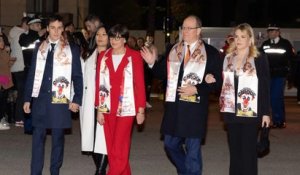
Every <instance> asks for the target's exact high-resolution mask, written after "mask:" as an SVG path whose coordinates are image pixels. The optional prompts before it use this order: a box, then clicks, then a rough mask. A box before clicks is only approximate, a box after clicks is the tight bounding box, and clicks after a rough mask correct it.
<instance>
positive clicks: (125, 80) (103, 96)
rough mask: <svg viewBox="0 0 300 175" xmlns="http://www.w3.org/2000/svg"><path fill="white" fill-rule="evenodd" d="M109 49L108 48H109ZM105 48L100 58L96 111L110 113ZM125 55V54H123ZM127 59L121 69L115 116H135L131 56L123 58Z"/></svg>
mask: <svg viewBox="0 0 300 175" xmlns="http://www.w3.org/2000/svg"><path fill="white" fill-rule="evenodd" d="M109 50H110V49H109ZM109 50H107V51H106V52H105V54H104V56H103V58H102V59H101V63H100V76H99V107H98V111H100V112H102V113H110V111H111V103H110V101H111V99H110V97H111V96H110V87H111V85H110V78H109V77H110V75H109V70H108V68H107V65H106V60H107V58H108V57H107V56H106V53H107V52H108V51H109ZM125 56H126V54H125ZM123 59H128V61H129V63H128V64H127V65H126V67H125V68H124V71H123V76H122V80H121V81H122V84H121V87H120V96H119V99H118V100H119V104H118V109H117V116H121V117H124V116H135V115H136V111H135V101H134V94H133V67H132V58H131V57H128V58H123Z"/></svg>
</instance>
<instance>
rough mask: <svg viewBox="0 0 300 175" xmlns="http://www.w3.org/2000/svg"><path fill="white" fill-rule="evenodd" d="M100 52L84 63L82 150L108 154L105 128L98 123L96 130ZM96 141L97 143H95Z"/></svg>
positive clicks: (81, 123) (81, 120) (81, 118)
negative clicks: (96, 79)
mask: <svg viewBox="0 0 300 175" xmlns="http://www.w3.org/2000/svg"><path fill="white" fill-rule="evenodd" d="M97 56H98V51H97V50H95V51H94V52H93V54H92V55H91V56H90V57H89V58H88V59H87V60H86V61H85V62H83V61H82V72H83V97H82V106H81V107H80V128H81V150H82V151H87V152H95V153H101V154H107V150H106V142H105V136H104V130H103V126H102V125H100V124H99V123H98V122H96V132H95V131H94V128H95V121H96V119H95V105H94V102H95V76H96V60H97ZM94 141H95V142H94Z"/></svg>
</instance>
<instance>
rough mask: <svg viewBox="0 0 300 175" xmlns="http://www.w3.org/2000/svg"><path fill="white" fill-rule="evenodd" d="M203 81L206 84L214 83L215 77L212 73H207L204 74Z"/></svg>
mask: <svg viewBox="0 0 300 175" xmlns="http://www.w3.org/2000/svg"><path fill="white" fill-rule="evenodd" d="M205 82H206V83H207V84H210V83H215V82H216V79H215V77H214V76H213V75H212V74H207V75H206V76H205Z"/></svg>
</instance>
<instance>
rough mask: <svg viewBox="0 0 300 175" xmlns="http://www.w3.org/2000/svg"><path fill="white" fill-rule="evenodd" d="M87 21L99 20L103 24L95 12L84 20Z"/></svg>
mask: <svg viewBox="0 0 300 175" xmlns="http://www.w3.org/2000/svg"><path fill="white" fill-rule="evenodd" d="M87 21H99V23H100V26H101V25H103V23H102V22H101V20H100V18H99V16H97V15H94V14H89V15H88V16H87V17H86V18H85V19H84V22H87Z"/></svg>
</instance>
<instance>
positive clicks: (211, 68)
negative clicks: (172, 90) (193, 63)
mask: <svg viewBox="0 0 300 175" xmlns="http://www.w3.org/2000/svg"><path fill="white" fill-rule="evenodd" d="M206 47H208V49H207V63H206V71H205V74H204V76H203V80H202V83H201V84H198V85H196V88H197V91H198V95H207V94H208V93H210V92H212V91H216V92H218V91H220V89H221V87H222V64H223V59H222V58H221V56H220V54H219V52H218V51H217V50H216V49H215V48H212V46H206ZM207 74H212V75H213V76H214V78H215V79H216V82H215V83H210V84H208V83H206V82H205V76H206V75H207Z"/></svg>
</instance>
